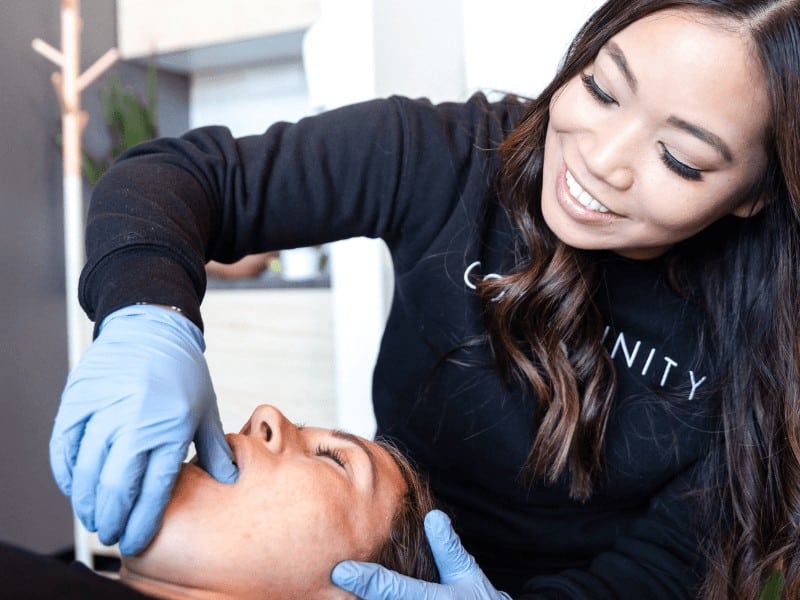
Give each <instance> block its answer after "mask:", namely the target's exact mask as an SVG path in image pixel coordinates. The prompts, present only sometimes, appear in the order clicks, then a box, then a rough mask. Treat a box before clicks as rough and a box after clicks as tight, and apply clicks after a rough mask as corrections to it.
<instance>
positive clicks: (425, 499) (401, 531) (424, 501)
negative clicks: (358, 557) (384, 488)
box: [369, 440, 439, 582]
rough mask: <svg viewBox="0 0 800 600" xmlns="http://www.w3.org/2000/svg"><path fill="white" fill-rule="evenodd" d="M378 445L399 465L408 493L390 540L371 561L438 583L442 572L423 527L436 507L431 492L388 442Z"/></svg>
mask: <svg viewBox="0 0 800 600" xmlns="http://www.w3.org/2000/svg"><path fill="white" fill-rule="evenodd" d="M375 443H376V444H378V445H379V446H381V447H382V448H383V449H385V450H386V451H387V452H388V453H389V455H390V456H391V457H392V458H393V459H394V461H395V463H397V466H398V468H399V469H400V473H401V474H402V476H403V480H404V481H405V482H406V486H407V490H406V493H405V494H404V495H403V497H402V498H401V499H400V504H399V505H398V507H397V510H396V511H395V513H394V517H393V518H392V527H391V533H390V534H389V537H388V538H387V540H386V541H385V542H384V543H383V544H382V545H381V546H380V547H379V548H378V549H377V550H376V551H375V553H374V554H373V555H372V556H371V557H370V558H369V561H370V562H376V563H379V564H381V565H383V566H384V567H386V568H388V569H391V570H392V571H397V572H398V573H402V574H403V575H408V576H409V577H413V578H415V579H422V580H424V581H433V582H436V581H438V580H439V573H438V571H437V569H436V563H435V562H434V559H433V553H432V552H431V549H430V546H428V540H427V537H426V535H425V527H424V521H425V515H426V514H428V512H429V511H430V510H432V509H434V508H436V506H435V502H434V499H433V494H432V493H431V489H430V487H429V486H428V483H427V481H425V480H424V479H423V478H422V476H421V475H420V474H419V473H418V472H417V471H416V470H415V469H414V467H412V466H411V463H410V462H409V460H408V459H407V458H406V457H405V456H404V455H403V454H402V453H401V452H400V450H398V448H397V447H396V446H394V445H393V444H392V443H391V442H388V441H386V440H376V442H375Z"/></svg>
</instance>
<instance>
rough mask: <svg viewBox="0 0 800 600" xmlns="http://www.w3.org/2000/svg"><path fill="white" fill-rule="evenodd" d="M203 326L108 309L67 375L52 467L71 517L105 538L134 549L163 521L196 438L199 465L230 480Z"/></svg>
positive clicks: (175, 317)
mask: <svg viewBox="0 0 800 600" xmlns="http://www.w3.org/2000/svg"><path fill="white" fill-rule="evenodd" d="M204 350H205V342H204V340H203V334H202V332H201V331H200V329H199V328H198V327H197V326H196V325H195V324H194V323H192V322H191V321H190V320H189V319H187V318H186V317H184V316H183V315H182V314H180V313H179V312H177V311H175V310H170V309H168V308H165V307H160V306H151V305H138V304H137V305H132V306H127V307H125V308H121V309H119V310H117V311H115V312H113V313H111V314H110V315H108V316H107V317H106V318H105V319H104V320H103V323H102V324H101V327H100V332H99V335H98V336H97V338H96V339H95V340H94V342H93V343H92V345H91V346H90V347H89V348H88V350H87V351H86V353H85V354H84V355H83V357H82V358H81V360H80V362H79V363H78V366H77V367H75V369H74V370H73V371H72V373H70V375H69V377H68V379H67V384H66V386H65V388H64V392H63V394H62V396H61V405H60V407H59V409H58V414H57V415H56V419H55V424H54V426H53V433H52V436H51V438H50V465H51V468H52V470H53V476H54V478H55V480H56V483H57V485H58V487H59V488H60V489H61V491H62V492H63V493H64V494H65V495H67V496H70V497H71V500H72V507H73V510H74V511H75V514H76V515H77V516H78V518H79V519H80V521H81V522H82V523H83V525H84V526H85V527H86V528H87V529H88V530H89V531H96V532H97V533H98V536H99V538H100V541H101V542H102V543H104V544H114V543H116V542H117V541H119V547H120V551H121V552H122V553H123V554H137V553H138V552H140V551H142V550H143V549H144V548H145V547H146V546H147V544H148V543H149V542H150V540H151V539H152V538H153V536H154V535H155V533H156V531H157V530H158V528H159V526H160V524H161V517H162V515H163V513H164V507H165V506H166V504H167V501H168V500H169V497H170V493H171V491H172V487H173V485H174V483H175V478H176V477H177V474H178V472H179V470H180V466H181V463H182V462H183V460H184V458H185V457H186V452H187V449H188V447H189V444H190V442H192V441H194V443H195V448H196V450H197V455H198V463H199V464H200V466H201V467H202V468H204V469H205V470H206V471H208V472H209V473H210V474H211V475H212V476H213V477H214V478H215V479H217V480H219V481H221V482H223V483H233V482H234V481H236V478H237V477H238V474H239V473H238V470H237V468H236V466H235V465H234V463H233V454H232V452H231V449H230V447H229V446H228V444H227V442H226V441H225V436H224V434H223V431H222V424H221V423H220V418H219V411H218V409H217V403H216V396H215V394H214V388H213V385H212V383H211V376H210V374H209V371H208V365H207V364H206V360H205V357H204V356H203V351H204Z"/></svg>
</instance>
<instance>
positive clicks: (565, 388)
mask: <svg viewBox="0 0 800 600" xmlns="http://www.w3.org/2000/svg"><path fill="white" fill-rule="evenodd" d="M668 8H679V9H682V10H695V11H701V12H702V13H704V14H706V15H711V16H714V17H717V18H720V17H721V18H723V19H728V20H730V21H731V22H733V23H736V24H738V26H739V27H741V28H742V31H743V32H747V33H749V35H750V37H751V39H752V42H753V48H754V52H756V54H757V58H758V59H759V60H760V64H761V68H762V70H763V72H764V74H765V77H766V82H767V87H768V94H769V100H770V105H771V114H770V115H769V116H770V124H771V126H770V128H769V131H768V132H767V139H766V140H765V143H766V149H767V152H768V157H769V166H768V168H767V170H766V171H765V173H764V175H763V177H762V178H761V180H760V181H759V182H758V185H757V187H756V189H754V192H753V194H754V195H753V199H756V198H759V197H760V198H765V199H766V205H765V207H764V209H763V210H762V211H761V213H760V214H759V215H757V216H755V217H751V218H749V219H735V218H733V217H730V218H726V219H723V221H721V222H719V223H717V224H715V225H714V226H712V227H710V228H709V229H708V230H707V231H705V232H703V233H701V234H698V235H697V236H695V238H693V239H690V240H687V241H686V242H684V243H681V244H678V245H677V246H676V247H674V248H673V249H672V250H671V251H670V254H669V257H668V260H669V264H670V267H671V277H672V281H673V284H674V286H675V288H676V290H677V291H679V292H681V293H683V294H685V295H686V296H688V297H689V298H690V299H691V300H693V301H695V302H697V303H698V304H700V305H701V306H702V307H703V308H704V310H705V312H706V314H707V325H706V330H705V331H704V334H703V337H704V340H705V351H706V355H707V356H708V358H709V363H710V364H711V365H712V366H713V368H714V375H715V377H716V379H717V386H718V397H719V403H720V416H719V421H720V432H719V436H718V439H717V440H715V442H714V443H711V445H710V449H709V455H708V463H707V467H706V468H705V470H704V471H703V475H702V480H701V481H699V482H698V485H699V486H700V487H701V488H702V491H703V492H704V495H703V503H704V505H705V506H706V507H707V508H708V511H707V512H708V515H707V516H708V517H709V518H710V519H712V520H711V522H710V525H711V527H710V529H711V532H710V535H709V538H708V542H707V544H708V569H707V574H706V577H705V581H704V584H703V588H702V590H701V593H702V595H703V596H704V597H708V598H715V599H716V598H719V599H723V598H748V599H750V598H756V597H757V596H758V593H759V589H760V588H761V586H762V585H763V583H764V581H765V579H766V578H767V576H768V575H769V574H770V573H771V572H773V571H780V572H781V573H782V575H783V577H784V579H785V582H786V583H785V593H786V594H787V596H788V597H790V598H800V541H799V540H800V374H799V371H800V323H799V321H800V307H799V306H798V301H800V0H682V1H680V0H610V1H609V2H607V3H606V4H605V5H603V6H602V7H601V8H600V9H599V10H598V11H597V12H596V13H595V14H594V15H593V16H592V17H591V19H590V20H589V21H588V22H587V23H586V24H585V25H584V27H583V28H582V29H581V31H580V32H579V33H578V35H577V37H576V38H575V41H574V42H573V43H572V45H571V47H570V49H569V51H568V53H567V56H566V58H565V60H564V63H563V65H562V67H561V68H560V70H559V73H558V74H557V76H556V78H555V79H554V80H553V82H552V83H551V84H550V85H549V86H548V87H547V88H546V89H545V90H544V92H543V93H542V94H541V95H540V96H539V97H538V98H537V99H535V100H532V101H531V104H530V107H529V110H528V111H527V113H526V116H525V118H524V119H523V121H522V122H521V123H520V125H519V126H518V127H517V128H516V129H515V130H514V132H512V134H511V135H510V136H509V137H508V138H507V139H506V140H505V141H504V143H503V144H502V145H501V147H500V154H501V158H502V161H503V168H502V171H501V178H500V186H501V192H502V195H503V201H504V202H505V206H506V209H507V210H508V211H509V213H510V215H511V216H512V218H513V219H514V221H515V223H516V225H517V227H518V230H519V232H520V235H521V236H522V243H523V244H524V245H525V247H526V252H525V256H526V257H527V261H526V262H525V263H524V264H522V265H520V267H519V268H518V269H517V270H516V271H515V272H514V273H512V274H511V275H509V276H507V277H504V278H502V279H499V280H488V281H485V282H484V283H483V284H482V285H481V288H480V293H481V299H482V303H483V307H484V311H485V314H486V318H487V323H488V328H489V336H490V339H491V342H492V346H493V348H494V350H495V355H496V357H497V361H498V364H499V366H500V367H501V369H502V371H503V372H504V373H505V374H506V375H507V376H508V377H514V378H516V379H517V380H519V381H520V382H522V383H523V384H524V385H526V386H528V387H529V388H530V389H531V390H532V391H533V393H534V394H535V396H536V398H537V405H538V407H539V408H538V412H537V414H536V417H535V418H536V426H537V434H536V437H535V440H534V443H533V446H532V448H531V451H530V454H529V456H528V460H527V463H526V472H527V475H528V476H530V477H537V476H538V477H544V478H545V479H547V480H549V481H551V482H552V481H555V480H557V479H558V478H560V477H562V476H564V475H568V476H569V481H570V491H571V494H572V496H573V497H574V498H578V499H585V498H588V497H589V496H590V495H591V493H592V490H593V488H594V486H595V485H596V484H597V483H598V482H599V481H600V477H601V476H602V474H603V472H604V467H605V465H604V463H603V448H604V438H605V431H606V424H607V421H608V415H609V412H610V410H611V405H612V401H613V398H614V390H615V379H614V369H613V366H612V364H611V361H610V358H609V356H608V353H607V352H606V351H605V350H604V349H603V346H602V327H603V323H602V321H601V317H600V315H599V313H598V310H597V308H596V306H595V303H594V300H593V295H594V292H595V287H596V285H597V280H598V275H597V273H595V271H594V268H593V267H592V265H591V262H590V261H589V260H588V255H587V253H586V252H583V251H579V250H575V249H572V248H569V247H567V246H565V245H564V244H563V243H561V242H560V241H559V240H558V239H557V238H556V237H555V236H554V235H553V234H552V232H550V231H549V230H548V229H547V227H546V226H545V224H544V221H543V219H542V213H541V206H540V197H539V195H540V193H541V189H542V165H543V158H544V142H545V134H546V130H547V126H548V108H549V105H550V102H551V100H552V98H553V96H554V95H555V94H556V93H557V92H558V90H560V89H561V88H562V87H563V86H564V85H565V84H566V83H567V82H568V81H569V80H570V79H572V78H573V77H575V76H577V75H578V74H580V72H581V70H582V69H584V68H585V67H586V66H587V65H589V64H590V63H591V62H592V61H593V60H594V58H595V57H596V55H597V53H598V52H599V50H600V49H601V47H602V46H603V45H604V44H605V43H606V42H607V41H608V39H609V38H611V37H612V36H614V35H615V34H616V33H618V32H619V31H621V30H622V29H624V28H625V27H626V26H628V25H630V24H631V23H633V22H634V21H637V20H639V19H641V18H642V17H644V16H646V15H649V14H652V13H654V12H656V11H659V10H663V9H668ZM690 268H691V269H692V271H690V270H689V269H690ZM692 273H693V274H692ZM690 274H692V275H691V276H690ZM501 292H503V294H502V298H501V299H499V300H497V297H498V295H499V294H500V293H501ZM493 299H494V300H493ZM720 507H725V508H724V509H720Z"/></svg>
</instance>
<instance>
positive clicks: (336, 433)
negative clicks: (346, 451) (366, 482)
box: [331, 429, 378, 491]
mask: <svg viewBox="0 0 800 600" xmlns="http://www.w3.org/2000/svg"><path fill="white" fill-rule="evenodd" d="M331 435H332V436H333V437H335V438H338V439H340V440H344V441H346V442H350V443H351V444H355V445H356V446H358V447H359V448H361V449H362V450H363V451H364V453H365V454H366V455H367V458H369V466H370V470H371V472H372V473H371V476H372V477H371V479H372V481H371V487H372V490H373V491H374V490H375V482H376V481H377V479H378V468H377V467H376V466H375V455H374V454H373V453H372V450H370V448H369V446H367V445H366V444H365V443H364V440H362V439H361V438H360V437H358V436H356V435H353V434H352V433H349V432H347V431H342V430H341V429H334V430H333V431H332V432H331Z"/></svg>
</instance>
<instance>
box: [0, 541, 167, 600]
mask: <svg viewBox="0 0 800 600" xmlns="http://www.w3.org/2000/svg"><path fill="white" fill-rule="evenodd" d="M0 597H2V598H6V599H7V600H23V599H24V600H108V599H109V598H113V599H114V600H146V599H147V598H152V597H151V596H146V595H144V594H142V593H140V592H137V591H136V590H134V589H133V588H130V587H128V586H126V585H124V584H122V583H120V582H119V581H115V580H113V579H109V578H107V577H103V576H101V575H98V574H97V573H95V572H94V571H92V570H90V569H89V568H88V567H86V565H84V564H82V563H79V562H73V563H71V564H66V563H63V562H60V561H58V560H56V559H54V558H50V557H47V556H42V555H39V554H34V553H32V552H28V551H27V550H23V549H22V548H17V547H15V546H11V545H9V544H5V543H3V542H0Z"/></svg>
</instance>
